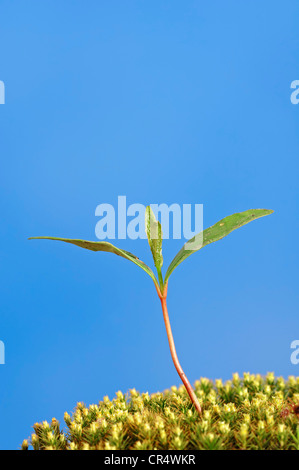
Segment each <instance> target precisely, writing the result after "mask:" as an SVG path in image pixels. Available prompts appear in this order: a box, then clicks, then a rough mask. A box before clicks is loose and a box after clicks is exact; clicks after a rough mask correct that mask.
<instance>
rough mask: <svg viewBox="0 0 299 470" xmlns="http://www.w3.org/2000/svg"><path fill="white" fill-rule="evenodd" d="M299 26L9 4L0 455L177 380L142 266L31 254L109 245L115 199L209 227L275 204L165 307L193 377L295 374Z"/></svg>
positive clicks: (271, 19)
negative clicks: (70, 415) (103, 215)
mask: <svg viewBox="0 0 299 470" xmlns="http://www.w3.org/2000/svg"><path fill="white" fill-rule="evenodd" d="M298 22H299V4H298V2H297V1H295V0H293V1H291V0H286V1H285V2H272V1H269V0H265V1H263V2H260V1H258V0H253V1H251V2H239V1H237V0H234V1H232V0H228V1H226V2H223V1H222V0H216V1H214V2H209V1H207V0H206V1H199V0H198V1H185V2H182V1H176V0H168V1H167V0H159V1H156V0H152V1H147V2H144V1H143V2H142V1H137V0H136V1H133V0H128V1H125V2H124V1H120V0H119V1H117V0H115V1H114V2H110V1H108V0H107V1H96V0H90V1H88V2H86V1H83V0H77V1H70V0H66V1H64V2H61V1H58V0H51V1H49V0H44V1H43V2H40V1H38V0H28V1H26V2H21V1H16V2H11V1H9V0H2V1H1V2H0V25H1V28H0V44H1V52H0V57H1V60H0V80H3V81H4V83H5V86H6V103H5V105H2V106H0V155H1V174H0V178H1V189H0V204H1V224H0V237H1V245H0V246H1V248H0V263H1V264H0V339H1V340H2V341H4V343H5V347H6V364H5V365H2V366H0V417H1V418H0V420H1V426H0V447H1V448H2V449H9V448H11V449H13V448H18V446H19V445H20V444H21V442H22V440H23V439H24V438H26V437H27V436H29V435H30V433H31V426H32V425H33V423H34V422H36V421H40V420H50V419H51V418H52V417H53V416H55V417H56V418H57V419H62V417H63V412H64V411H65V410H67V411H69V412H71V410H72V409H73V408H74V406H75V404H76V402H77V401H84V402H85V403H87V404H91V403H94V402H98V401H99V400H100V399H102V397H103V396H104V395H109V396H110V397H112V396H113V395H114V393H115V392H116V391H117V390H119V389H121V390H122V391H127V390H128V389H129V388H131V387H136V389H139V390H141V391H149V392H154V391H157V390H163V389H165V388H167V387H169V386H171V385H173V384H179V378H178V377H177V374H176V371H175V369H174V367H173V364H172V362H171V358H170V353H169V350H168V344H167V339H166V334H165V330H164V325H163V320H162V314H161V311H160V305H159V301H158V298H157V297H156V293H155V289H154V286H153V284H152V282H151V280H150V278H148V277H147V275H146V274H145V273H144V272H143V271H141V270H140V269H138V268H137V267H136V266H134V265H133V264H132V263H129V262H126V261H125V260H122V259H120V258H118V257H116V256H113V255H109V254H101V253H98V254H97V253H92V252H88V251H85V250H80V249H79V248H76V247H73V246H67V245H63V244H58V243H54V242H40V241H31V242H30V241H27V237H29V236H34V235H53V236H65V237H78V238H86V239H95V233H94V229H95V224H96V221H97V219H96V217H95V214H94V212H95V208H96V206H97V205H98V204H100V203H102V202H107V203H111V204H116V202H117V196H118V195H126V196H127V201H128V204H131V203H134V202H139V203H143V204H148V203H161V202H164V203H168V204H170V203H173V202H176V203H179V204H183V203H192V204H195V203H202V204H204V226H205V227H207V226H209V225H211V224H213V223H214V222H216V221H217V220H219V219H220V218H222V217H224V216H226V215H229V214H231V213H233V212H236V211H242V210H246V209H249V208H259V207H262V208H270V209H274V210H275V214H274V215H272V216H270V217H266V218H264V219H260V220H258V221H256V222H254V223H252V224H250V225H248V226H247V227H245V228H242V229H240V230H239V231H236V232H234V233H233V234H231V235H230V236H229V237H227V238H226V239H224V240H222V241H220V242H218V243H216V244H213V245H210V246H208V247H207V248H205V249H204V250H202V252H200V253H197V254H196V255H194V256H192V257H191V258H189V259H188V260H187V261H186V262H185V263H184V264H182V265H181V266H180V267H179V268H178V269H177V270H176V272H175V273H174V274H173V275H172V278H171V282H170V285H169V311H170V315H171V320H172V323H173V331H174V336H175V340H176V344H177V351H178V355H179V357H180V360H181V363H182V365H183V367H184V368H185V371H186V374H187V375H188V376H189V378H190V381H192V382H193V381H195V380H196V379H198V378H200V377H201V376H207V377H210V378H212V379H215V378H219V377H222V378H223V379H228V378H230V377H231V374H232V373H233V372H235V371H238V372H240V373H242V372H244V371H250V372H252V373H261V374H265V373H267V371H274V372H275V373H276V374H278V375H283V376H284V377H287V376H288V375H290V374H292V375H298V372H299V365H297V366H295V365H292V364H291V362H290V354H291V349H290V343H291V341H292V340H294V339H299V328H298V326H299V322H298V309H297V305H298V250H297V244H298V193H297V186H298V150H299V105H298V106H295V105H293V104H291V101H290V95H291V89H290V84H291V82H292V81H293V80H296V79H299V67H298V64H299V62H298V40H299V35H298ZM116 243H118V245H119V246H120V247H123V248H124V249H127V250H130V251H134V252H135V253H136V254H137V255H138V256H140V258H141V259H144V261H145V262H148V263H151V257H150V251H149V248H148V245H147V242H146V241H142V240H139V241H136V242H132V241H130V240H122V241H119V242H116ZM180 245H181V242H180V243H178V242H177V241H171V240H169V241H167V242H165V244H164V258H165V264H167V263H168V262H170V260H171V259H172V257H173V256H174V254H175V253H176V251H177V250H178V249H179V246H180Z"/></svg>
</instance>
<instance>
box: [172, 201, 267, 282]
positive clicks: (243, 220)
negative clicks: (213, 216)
mask: <svg viewBox="0 0 299 470" xmlns="http://www.w3.org/2000/svg"><path fill="white" fill-rule="evenodd" d="M272 213H273V211H272V210H268V209H250V210H248V211H245V212H238V213H236V214H233V215H229V216H228V217H225V219H222V220H220V221H219V222H217V224H215V225H212V227H209V228H207V229H206V230H204V231H203V232H200V233H198V234H197V235H195V237H193V238H191V239H190V240H189V241H187V242H186V243H185V245H184V246H183V248H182V249H181V250H180V251H179V252H178V253H177V255H176V256H175V257H174V258H173V260H172V262H171V263H170V265H169V267H168V269H167V272H166V275H165V284H166V282H167V281H168V278H169V276H170V274H171V273H172V272H173V271H174V269H175V268H176V267H177V266H178V265H179V264H180V263H181V262H182V261H184V260H185V259H186V258H188V256H190V255H192V253H195V252H196V251H198V250H200V249H201V248H203V247H204V246H206V245H209V244H210V243H213V242H216V241H217V240H221V238H224V237H226V235H228V234H229V233H231V232H232V231H233V230H236V229H237V228H239V227H242V225H246V224H248V223H249V222H251V221H252V220H255V219H258V218H260V217H264V216H265V215H269V214H272Z"/></svg>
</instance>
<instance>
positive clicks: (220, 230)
mask: <svg viewBox="0 0 299 470" xmlns="http://www.w3.org/2000/svg"><path fill="white" fill-rule="evenodd" d="M272 213H273V211H272V210H268V209H250V210H248V211H245V212H238V213H236V214H233V215H230V216H228V217H225V218H224V219H222V220H220V221H219V222H217V223H216V224H215V225H212V227H209V228H207V229H206V230H204V231H203V232H201V233H199V234H197V235H195V237H193V238H192V239H190V240H189V241H188V242H186V243H185V244H184V246H183V248H182V249H181V250H180V251H179V252H178V253H177V255H176V256H175V257H174V258H173V260H172V261H171V263H170V265H169V267H168V269H167V271H166V275H165V279H164V281H163V278H162V265H163V256H162V238H163V234H162V227H161V224H160V222H158V221H157V220H156V218H155V215H154V213H153V211H152V209H151V207H150V206H148V207H147V208H146V211H145V230H146V234H147V237H148V241H149V245H150V249H151V252H152V255H153V259H154V263H155V266H156V269H157V272H158V280H159V282H158V281H157V279H156V276H155V275H154V273H153V271H152V270H151V269H150V268H149V267H148V266H147V265H146V264H145V263H143V261H141V260H140V259H139V258H137V256H135V255H133V254H132V253H130V252H128V251H125V250H121V249H120V248H117V247H116V246H114V245H112V244H111V243H108V242H92V241H86V240H77V239H68V238H55V237H32V238H30V239H29V240H32V239H47V240H58V241H63V242H66V243H71V244H73V245H76V246H79V247H81V248H85V249H87V250H91V251H106V252H109V253H114V254H116V255H118V256H121V257H122V258H125V259H127V260H129V261H132V262H133V263H135V264H136V265H137V266H139V267H140V268H142V269H143V270H144V271H145V272H146V273H147V274H148V275H149V276H150V277H151V278H152V279H153V281H154V283H155V285H156V286H157V287H158V286H159V285H160V290H161V291H162V292H163V289H164V287H165V286H166V285H167V283H168V279H169V276H170V274H171V273H172V272H173V271H174V269H175V268H176V267H177V266H178V265H179V264H180V263H181V262H182V261H184V260H185V259H186V258H188V256H190V255H191V254H192V253H195V252H196V251H198V250H200V249H201V248H203V247H204V246H206V245H209V244H210V243H213V242H216V241H217V240H221V238H224V237H226V236H227V235H228V234H229V233H231V232H232V231H233V230H236V229H237V228H240V227H242V226H243V225H246V224H248V223H249V222H251V221H253V220H255V219H259V218H260V217H264V216H265V215H269V214H272Z"/></svg>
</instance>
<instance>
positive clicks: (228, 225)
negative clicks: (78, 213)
mask: <svg viewBox="0 0 299 470" xmlns="http://www.w3.org/2000/svg"><path fill="white" fill-rule="evenodd" d="M272 213H273V211H272V210H267V209H250V210H248V211H245V212H239V213H236V214H233V215H230V216H228V217H225V219H222V220H220V221H219V222H217V223H216V224H215V225H212V227H209V228H207V229H206V230H204V231H203V232H200V233H199V234H197V235H195V237H193V238H191V239H190V240H189V241H188V242H186V243H185V244H184V246H183V248H182V249H181V250H180V251H179V252H178V253H177V254H176V256H175V257H174V258H173V260H172V261H171V263H170V265H169V267H168V269H167V271H166V274H165V277H164V279H163V275H162V265H163V256H162V238H163V234H162V228H161V224H160V222H158V221H157V220H156V218H155V215H154V213H153V211H152V209H151V207H150V206H148V207H147V208H146V211H145V230H146V234H147V238H148V242H149V245H150V249H151V252H152V255H153V259H154V264H155V267H156V270H157V274H158V276H157V278H156V276H155V274H154V273H153V271H152V270H151V268H149V266H147V265H146V264H145V263H143V261H141V260H140V259H139V258H137V256H135V255H133V254H132V253H129V252H128V251H125V250H121V249H120V248H117V247H116V246H114V245H112V244H111V243H108V242H92V241H86V240H77V239H68V238H56V237H31V238H29V240H32V239H47V240H58V241H62V242H66V243H71V244H73V245H77V246H79V247H81V248H85V249H87V250H91V251H107V252H109V253H114V254H115V255H118V256H122V257H123V258H125V259H127V260H129V261H132V262H133V263H135V264H137V266H139V267H140V268H142V269H143V270H144V271H145V272H146V273H147V274H148V275H149V276H150V277H151V278H152V280H153V281H154V284H155V287H156V290H157V293H158V296H159V299H160V301H161V306H162V311H163V318H164V323H165V327H166V332H167V338H168V342H169V348H170V353H171V357H172V360H173V363H174V365H175V368H176V370H177V372H178V374H179V376H180V378H181V380H182V382H183V384H184V385H185V387H186V390H187V392H188V395H189V397H190V399H191V401H192V403H193V404H194V406H195V408H196V409H197V411H198V413H199V414H201V406H200V403H199V401H198V399H197V397H196V395H195V393H194V390H193V388H192V387H191V385H190V382H189V380H188V379H187V377H186V375H185V374H184V371H183V369H182V367H181V365H180V363H179V360H178V357H177V353H176V349H175V344H174V340H173V335H172V331H171V326H170V321H169V316H168V311H167V303H166V298H167V287H168V280H169V276H170V275H171V274H172V272H173V271H174V270H175V268H176V267H177V266H178V265H179V264H180V263H181V262H182V261H184V260H185V259H186V258H188V256H190V255H191V254H192V253H195V252H196V251H198V250H200V249H201V248H203V247H204V246H207V245H209V244H210V243H213V242H216V241H217V240H220V239H221V238H224V237H226V235H228V234H229V233H231V232H232V231H233V230H236V229H237V228H239V227H242V225H246V224H248V223H249V222H251V221H252V220H255V219H259V218H260V217H264V216H265V215H269V214H272Z"/></svg>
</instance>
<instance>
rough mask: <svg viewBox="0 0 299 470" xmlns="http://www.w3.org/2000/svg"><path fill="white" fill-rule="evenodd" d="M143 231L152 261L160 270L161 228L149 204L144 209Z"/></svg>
mask: <svg viewBox="0 0 299 470" xmlns="http://www.w3.org/2000/svg"><path fill="white" fill-rule="evenodd" d="M145 231H146V235H147V238H148V242H149V246H150V249H151V252H152V255H153V258H154V263H155V266H156V268H157V270H158V271H161V268H162V265H163V256H162V238H163V233H162V228H161V224H160V222H159V221H157V220H156V217H155V214H154V213H153V211H152V209H151V207H150V206H147V208H146V209H145Z"/></svg>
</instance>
